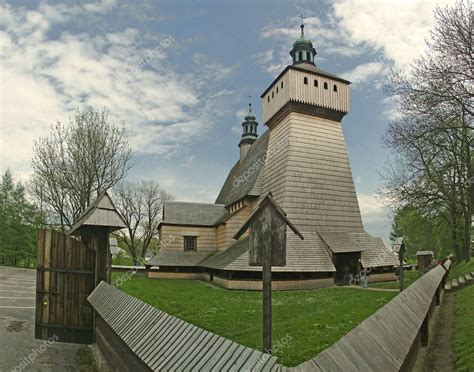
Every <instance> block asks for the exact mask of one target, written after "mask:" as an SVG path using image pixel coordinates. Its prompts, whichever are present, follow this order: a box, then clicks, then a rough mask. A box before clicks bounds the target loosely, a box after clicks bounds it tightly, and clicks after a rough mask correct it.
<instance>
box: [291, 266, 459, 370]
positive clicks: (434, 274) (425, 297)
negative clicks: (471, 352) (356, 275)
mask: <svg viewBox="0 0 474 372" xmlns="http://www.w3.org/2000/svg"><path fill="white" fill-rule="evenodd" d="M450 266H451V262H450V261H447V262H446V263H445V264H444V266H443V265H438V266H437V267H435V268H433V269H432V270H431V271H429V272H428V273H426V274H425V275H423V276H422V277H421V278H420V279H418V280H417V281H415V282H414V283H413V284H412V285H411V286H410V287H408V288H407V289H406V290H405V291H403V292H401V293H400V294H399V295H398V296H396V297H395V298H394V299H392V300H391V301H390V302H389V303H387V304H386V305H385V306H384V307H382V308H381V309H379V310H378V311H377V312H376V313H375V314H373V315H372V316H371V317H369V318H367V319H366V320H364V321H363V322H362V323H361V324H359V325H358V326H357V327H356V328H354V329H352V330H351V331H350V332H349V333H348V334H347V335H345V336H344V337H342V338H341V339H340V340H339V341H338V342H336V343H335V344H334V345H332V346H331V347H329V348H327V349H326V350H324V351H323V352H321V353H319V354H318V355H317V356H316V357H314V358H313V359H311V360H309V361H307V362H304V363H302V364H300V365H299V366H297V367H295V368H294V370H295V371H320V372H322V371H331V372H337V371H344V372H350V371H366V372H369V371H374V372H379V371H384V372H391V371H410V370H411V369H412V367H413V364H414V362H415V360H416V356H417V353H418V350H419V347H420V346H421V345H423V346H425V345H426V342H427V338H428V321H429V318H430V315H431V313H432V311H433V309H434V306H436V305H437V304H439V302H438V301H437V298H439V293H440V291H441V290H442V288H444V282H445V280H446V277H447V275H448V272H449V268H450Z"/></svg>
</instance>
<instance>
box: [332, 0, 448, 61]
mask: <svg viewBox="0 0 474 372" xmlns="http://www.w3.org/2000/svg"><path fill="white" fill-rule="evenodd" d="M449 3H453V1H452V0H431V1H429V0H403V1H400V0H386V1H379V0H336V1H335V2H334V4H333V12H334V16H335V17H336V19H337V21H338V27H340V28H341V29H342V30H343V31H344V32H345V35H346V37H347V38H348V40H349V41H351V42H353V43H356V44H358V45H366V46H368V47H370V48H371V49H372V50H373V51H377V50H379V51H380V53H381V54H380V57H379V58H377V60H378V61H383V60H385V59H388V60H391V61H393V62H394V63H395V66H396V67H397V68H400V69H404V70H407V69H408V68H409V65H410V64H411V63H412V62H413V59H414V58H416V57H418V56H419V55H420V54H421V53H423V51H424V48H425V43H424V40H425V38H426V37H428V36H429V30H430V29H431V28H432V26H433V25H434V17H433V10H434V8H435V6H436V5H437V4H438V5H443V4H449Z"/></svg>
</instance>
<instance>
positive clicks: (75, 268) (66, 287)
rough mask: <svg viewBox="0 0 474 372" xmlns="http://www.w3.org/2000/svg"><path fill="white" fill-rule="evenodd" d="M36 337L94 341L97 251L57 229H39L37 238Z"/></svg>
mask: <svg viewBox="0 0 474 372" xmlns="http://www.w3.org/2000/svg"><path fill="white" fill-rule="evenodd" d="M37 248H38V263H37V274H36V275H37V278H36V280H37V284H36V292H37V293H36V325H35V337H36V338H39V339H48V338H50V337H52V336H53V335H56V336H57V337H58V338H59V341H62V342H77V343H91V342H92V322H93V311H92V307H91V306H90V304H89V303H88V302H87V296H88V295H89V294H90V293H91V292H92V291H93V289H94V252H93V251H92V250H90V249H88V248H87V247H85V246H84V245H83V244H82V243H81V242H80V241H78V240H76V239H73V238H71V237H69V236H67V235H65V234H62V233H60V232H58V231H52V230H40V231H39V232H38V240H37Z"/></svg>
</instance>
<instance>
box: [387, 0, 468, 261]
mask: <svg viewBox="0 0 474 372" xmlns="http://www.w3.org/2000/svg"><path fill="white" fill-rule="evenodd" d="M472 14H473V12H472V4H471V2H470V1H466V0H465V1H458V2H456V4H455V5H453V6H451V7H446V8H438V9H437V10H436V11H435V18H436V20H437V23H436V26H435V28H434V29H433V31H432V33H431V38H430V39H429V40H427V52H426V54H425V55H423V56H422V57H420V58H418V59H417V60H416V61H415V63H414V64H413V65H412V70H411V72H410V73H409V74H403V73H401V72H393V73H392V74H391V75H390V77H389V84H388V85H387V87H386V88H387V89H386V90H387V92H388V93H389V94H392V96H393V98H394V99H395V102H396V103H397V104H398V113H399V119H397V120H395V121H393V122H392V123H390V125H389V128H388V130H387V132H386V134H385V137H384V144H385V145H386V146H387V147H389V148H391V149H392V150H393V152H394V153H395V154H396V156H395V157H394V160H393V161H392V162H391V163H390V164H389V165H388V167H387V168H386V169H385V172H384V177H385V184H384V186H383V189H382V190H381V193H382V195H383V196H384V197H385V198H387V199H388V200H390V202H391V203H392V204H394V205H396V206H397V207H400V206H403V205H406V204H408V205H411V206H414V207H415V208H416V210H417V211H418V212H419V213H421V214H422V215H423V216H424V217H426V218H428V219H430V220H436V221H438V222H440V220H439V219H438V218H441V220H442V224H444V225H445V227H446V225H447V226H449V230H450V233H449V235H450V236H451V238H450V239H451V242H452V244H453V245H454V246H453V249H454V251H455V253H456V256H457V258H458V259H460V260H461V259H463V260H469V259H470V246H471V221H472V210H473V209H472V203H473V200H472V194H473V193H472V192H470V191H474V187H472V183H473V182H472V181H473V180H474V178H473V172H472V159H473V154H472V151H471V149H472V145H473V137H472V129H473V125H472V123H473V121H472V116H473V114H474V107H473V105H474V99H473V98H474V91H473V89H472V70H473V67H474V66H473V60H472V55H473V34H474V31H473V28H472V23H473V18H472ZM470 188H471V189H472V190H470Z"/></svg>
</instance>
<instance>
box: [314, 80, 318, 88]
mask: <svg viewBox="0 0 474 372" xmlns="http://www.w3.org/2000/svg"><path fill="white" fill-rule="evenodd" d="M314 86H315V87H317V86H318V80H316V79H314Z"/></svg>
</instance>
